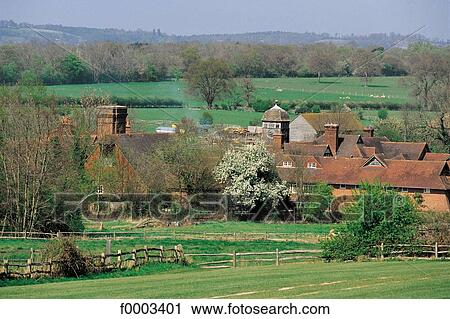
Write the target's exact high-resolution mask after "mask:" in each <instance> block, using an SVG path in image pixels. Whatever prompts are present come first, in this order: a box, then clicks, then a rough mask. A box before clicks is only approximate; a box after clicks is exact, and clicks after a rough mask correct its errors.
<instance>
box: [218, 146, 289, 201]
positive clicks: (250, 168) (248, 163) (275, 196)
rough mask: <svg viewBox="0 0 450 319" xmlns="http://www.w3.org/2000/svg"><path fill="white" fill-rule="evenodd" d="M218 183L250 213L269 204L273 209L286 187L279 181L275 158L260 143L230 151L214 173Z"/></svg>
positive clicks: (286, 193)
mask: <svg viewBox="0 0 450 319" xmlns="http://www.w3.org/2000/svg"><path fill="white" fill-rule="evenodd" d="M214 175H215V178H216V179H217V181H218V182H219V183H221V184H223V185H225V189H224V191H225V194H227V195H231V196H232V198H233V199H234V200H235V201H236V203H237V204H238V205H241V206H244V207H246V208H248V209H249V210H253V209H258V208H259V206H261V205H267V204H269V205H270V206H269V207H272V208H273V207H275V206H277V205H278V203H279V202H280V200H282V199H283V198H285V197H286V196H287V195H288V194H289V191H288V187H287V186H286V183H285V182H282V181H281V180H280V178H279V177H278V174H277V172H276V170H275V165H274V156H273V155H272V154H270V153H269V152H268V151H267V150H266V147H265V145H264V143H263V142H258V143H256V144H255V145H247V146H245V147H244V148H242V149H234V150H229V151H228V152H227V153H226V154H225V156H224V157H223V159H222V161H221V162H220V163H219V164H218V165H217V167H216V169H215V171H214Z"/></svg>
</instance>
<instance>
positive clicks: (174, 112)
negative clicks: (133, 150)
mask: <svg viewBox="0 0 450 319" xmlns="http://www.w3.org/2000/svg"><path fill="white" fill-rule="evenodd" d="M203 112H205V110H202V109H193V108H164V109H161V108H158V109H130V110H129V113H130V117H131V121H132V125H133V129H134V130H136V131H146V132H152V131H154V130H155V129H156V128H157V127H158V126H170V125H171V124H174V123H177V122H179V121H180V120H181V119H182V118H183V117H187V118H190V119H193V120H199V119H200V118H201V116H202V114H203ZM208 113H210V114H211V115H212V117H213V120H214V124H226V125H232V126H233V125H237V126H241V127H247V126H248V125H249V124H250V121H261V118H262V113H259V112H244V111H224V110H208ZM291 117H292V118H295V116H294V115H293V114H292V115H291Z"/></svg>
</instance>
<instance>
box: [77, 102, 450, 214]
mask: <svg viewBox="0 0 450 319" xmlns="http://www.w3.org/2000/svg"><path fill="white" fill-rule="evenodd" d="M307 117H308V116H307ZM324 118H325V117H324ZM329 118H330V119H331V118H333V117H332V116H330V117H329ZM334 118H336V117H334ZM348 118H351V117H348ZM303 119H304V117H303ZM303 119H302V120H301V121H303ZM296 121H297V119H296V120H294V121H293V122H290V120H289V115H288V113H287V112H286V111H284V110H283V109H282V108H280V107H279V106H278V105H275V106H273V107H272V108H271V109H269V110H268V111H266V112H265V113H264V115H263V119H262V122H263V125H262V127H261V128H260V129H259V130H258V132H257V133H256V135H258V136H260V137H261V136H262V138H263V139H264V140H265V141H266V142H267V145H268V148H269V150H271V151H272V152H273V153H274V154H275V159H276V167H277V170H278V173H279V175H280V177H281V178H282V179H283V180H285V181H287V182H288V183H289V184H290V185H291V186H292V188H291V189H292V192H293V193H296V192H297V190H298V186H299V185H302V186H301V187H302V188H303V189H304V190H307V189H308V187H309V186H310V185H312V184H314V183H318V182H324V183H327V184H329V185H331V186H332V187H333V195H334V196H337V197H338V196H351V195H352V193H353V191H354V190H355V189H357V188H358V187H359V185H360V184H361V183H362V182H371V183H373V182H381V183H385V184H388V185H390V186H391V187H392V188H394V189H396V190H398V191H399V192H401V193H402V194H406V195H409V196H413V197H417V196H420V197H421V198H422V200H423V203H422V209H423V210H434V211H450V169H449V164H450V154H444V153H431V152H430V149H429V147H428V145H427V143H426V142H420V143H403V142H391V141H389V140H388V139H387V138H386V137H377V136H374V129H373V128H371V127H366V128H364V127H362V126H361V124H359V126H358V125H356V124H352V128H353V129H355V130H353V129H351V130H348V129H347V130H345V132H341V125H340V124H338V123H324V124H323V129H321V130H318V131H319V132H323V133H322V134H320V133H318V134H317V135H315V137H314V138H313V139H312V140H311V141H297V140H292V139H291V136H290V134H291V132H293V131H292V130H291V128H290V125H291V124H292V123H294V122H296ZM350 122H353V120H351V121H350ZM297 123H299V121H297ZM341 123H342V122H341ZM346 123H349V122H348V121H347V122H346ZM347 128H348V126H347ZM356 129H357V130H356ZM359 129H361V130H360V131H359ZM353 131H354V133H352V132H353ZM170 138H171V134H164V133H152V134H149V133H132V132H131V125H130V122H129V120H128V113H127V108H126V107H124V106H103V107H100V108H99V112H98V117H97V130H96V133H95V135H94V140H95V150H94V151H93V153H92V154H91V155H90V156H89V158H88V160H87V161H86V164H85V166H86V168H87V169H88V171H91V172H94V171H95V169H94V168H95V166H96V165H97V164H101V166H102V169H104V170H107V169H111V170H113V171H115V172H117V173H118V174H119V175H120V176H119V179H120V185H119V186H120V187H119V188H120V190H121V191H122V192H126V191H129V190H130V188H131V189H133V190H134V191H136V190H138V191H145V189H144V187H143V186H142V183H141V181H140V174H139V168H140V167H141V163H139V159H140V158H141V157H142V155H143V154H149V153H150V152H151V151H152V149H153V148H154V147H155V145H158V143H167V142H168V140H169V139H170ZM111 161H114V162H115V164H114V165H112V164H111Z"/></svg>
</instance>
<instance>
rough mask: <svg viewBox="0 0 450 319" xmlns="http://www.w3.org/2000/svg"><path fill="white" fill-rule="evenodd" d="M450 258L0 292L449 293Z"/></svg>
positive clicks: (1, 292) (2, 291)
mask: <svg viewBox="0 0 450 319" xmlns="http://www.w3.org/2000/svg"><path fill="white" fill-rule="evenodd" d="M448 270H449V263H448V262H441V261H408V262H405V261H390V262H364V263H329V264H327V263H297V264H287V265H281V266H279V267H275V266H258V267H245V268H235V269H221V270H204V269H192V268H189V267H188V268H186V270H184V271H183V270H180V269H176V270H169V271H167V272H164V273H157V274H149V275H143V276H134V277H123V278H105V279H93V280H73V281H63V282H54V283H43V284H35V285H25V286H9V287H2V288H0V298H450V273H449V271H448Z"/></svg>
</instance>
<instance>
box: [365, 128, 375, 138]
mask: <svg viewBox="0 0 450 319" xmlns="http://www.w3.org/2000/svg"><path fill="white" fill-rule="evenodd" d="M373 132H374V128H373V127H372V126H366V127H365V128H364V136H365V137H373Z"/></svg>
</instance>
